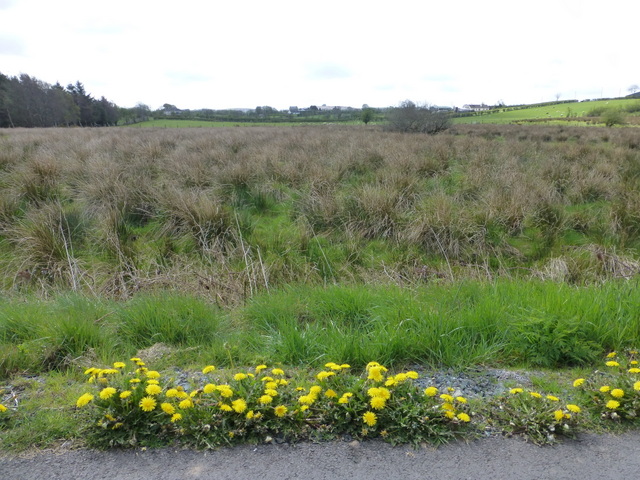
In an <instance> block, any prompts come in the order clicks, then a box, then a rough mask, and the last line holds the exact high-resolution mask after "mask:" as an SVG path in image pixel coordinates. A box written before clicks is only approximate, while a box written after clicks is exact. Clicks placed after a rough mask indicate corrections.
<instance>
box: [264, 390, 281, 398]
mask: <svg viewBox="0 0 640 480" xmlns="http://www.w3.org/2000/svg"><path fill="white" fill-rule="evenodd" d="M264 394H265V395H269V396H270V397H277V396H278V391H277V390H274V389H273V388H267V389H266V390H265V391H264Z"/></svg>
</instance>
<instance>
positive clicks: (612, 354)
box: [607, 352, 618, 358]
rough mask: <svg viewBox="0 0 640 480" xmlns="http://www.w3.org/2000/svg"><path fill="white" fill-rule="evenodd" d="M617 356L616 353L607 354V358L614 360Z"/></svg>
mask: <svg viewBox="0 0 640 480" xmlns="http://www.w3.org/2000/svg"><path fill="white" fill-rule="evenodd" d="M616 355H618V354H617V353H616V352H611V353H608V354H607V358H613V357H615V356H616Z"/></svg>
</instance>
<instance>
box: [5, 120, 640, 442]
mask: <svg viewBox="0 0 640 480" xmlns="http://www.w3.org/2000/svg"><path fill="white" fill-rule="evenodd" d="M0 187H1V189H0V298H1V299H2V302H1V303H0V378H2V379H3V382H5V383H4V386H3V385H0V404H2V403H3V402H5V403H6V402H7V401H8V400H7V399H9V398H23V397H24V399H23V400H21V401H22V402H23V403H24V404H25V405H26V406H27V407H26V408H27V409H31V410H28V411H33V410H37V411H38V415H36V416H35V417H33V419H32V420H28V421H27V416H28V415H27V414H26V413H19V414H17V415H18V416H17V417H16V418H18V419H22V420H19V421H16V422H15V423H16V425H15V428H14V429H12V430H11V435H8V436H7V437H6V438H7V439H8V440H7V442H9V443H11V444H12V445H22V446H25V445H32V444H34V443H36V444H38V445H49V444H50V443H51V442H53V441H55V440H56V439H59V438H67V437H74V438H75V437H79V436H81V431H80V430H78V428H79V427H78V426H77V425H75V423H76V422H75V420H72V419H73V418H74V415H76V413H75V412H74V411H73V410H71V409H69V408H67V407H65V406H61V407H60V408H57V407H56V408H49V407H50V404H51V403H52V402H54V400H53V399H55V401H56V402H60V401H62V402H63V403H64V404H65V405H66V404H69V405H73V404H74V402H75V398H77V395H79V394H80V393H81V391H82V388H83V387H82V385H81V383H78V382H80V381H81V380H82V371H83V370H84V369H85V368H87V367H90V366H96V365H101V366H105V365H110V364H111V363H112V362H113V361H115V360H119V359H127V358H129V357H131V356H141V357H144V358H145V359H148V360H149V361H150V362H151V361H153V362H154V364H153V366H154V368H157V369H160V370H171V371H175V369H176V368H178V369H181V370H182V371H193V369H194V368H195V367H198V366H200V365H206V364H215V365H218V366H219V367H224V368H229V369H233V368H236V367H242V366H247V365H255V364H257V363H265V364H269V365H283V366H287V367H291V368H293V369H297V370H298V371H305V370H306V369H308V368H310V367H313V368H319V367H320V366H322V365H324V364H325V363H326V362H328V361H336V362H347V363H349V364H351V365H352V366H353V367H354V368H362V367H364V366H365V365H367V363H368V362H370V361H372V360H376V361H379V362H382V363H383V364H384V365H387V366H388V367H390V368H393V369H395V370H396V371H397V369H401V368H404V367H407V366H411V365H416V364H418V365H426V366H429V367H430V368H446V367H452V368H455V369H457V370H461V369H469V368H473V367H475V366H479V365H482V366H499V367H503V368H504V367H509V368H529V369H530V368H536V369H546V368H553V369H566V368H571V369H573V370H571V372H570V373H569V374H564V375H565V377H566V376H567V375H581V374H582V372H584V371H585V370H584V369H586V368H590V367H592V366H594V365H596V364H597V362H598V361H599V359H600V358H601V357H602V355H604V354H606V353H607V352H609V351H612V350H623V349H627V348H632V347H637V346H638V345H639V344H640V318H639V317H638V315H637V312H638V310H639V307H640V293H639V292H640V289H638V284H637V283H638V272H639V270H640V259H639V258H638V248H639V247H640V138H639V137H638V135H637V132H636V131H635V129H605V128H598V127H593V128H588V129H587V128H572V127H567V126H558V127H551V126H516V125H458V126H456V127H455V128H453V129H451V130H449V131H448V132H447V133H445V134H440V135H436V136H423V135H407V134H398V133H392V132H384V131H382V130H381V129H380V128H379V127H377V126H373V127H362V126H360V127H356V126H335V125H322V126H305V127H300V128H291V127H282V126H281V127H271V126H270V127H257V126H256V127H251V128H243V127H231V128H212V129H208V128H206V129H205V128H193V129H173V128H142V129H137V128H136V129H132V128H118V129H117V128H111V129H106V128H105V129H89V128H86V129H46V130H37V129H24V130H21V129H15V130H6V131H3V132H1V133H0ZM34 376H35V377H34ZM34 378H35V379H36V380H33V379H34ZM540 383H541V385H542V384H544V385H546V386H550V385H551V387H552V391H554V390H553V388H555V389H556V390H561V387H559V386H558V384H557V383H556V384H554V383H553V382H551V383H550V381H548V380H540ZM42 385H44V387H42ZM553 385H555V387H554V386H553ZM7 392H9V393H7ZM16 392H26V393H24V394H23V393H19V394H16ZM16 395H18V397H16ZM61 399H63V400H61ZM16 401H17V400H16ZM65 402H66V403H65ZM44 406H46V408H43V407H44ZM82 418H85V417H82ZM18 424H19V425H18ZM20 425H21V426H20ZM0 428H2V416H1V412H0ZM34 435H42V438H40V437H38V438H39V439H36V438H35V436H34ZM9 443H7V444H6V445H8V444H9ZM0 445H3V444H2V443H0ZM6 445H5V446H6ZM16 448H19V447H16Z"/></svg>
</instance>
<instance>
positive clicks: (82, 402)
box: [76, 393, 93, 408]
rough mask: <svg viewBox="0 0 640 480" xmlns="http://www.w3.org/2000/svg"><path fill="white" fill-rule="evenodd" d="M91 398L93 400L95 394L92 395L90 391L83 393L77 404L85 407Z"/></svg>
mask: <svg viewBox="0 0 640 480" xmlns="http://www.w3.org/2000/svg"><path fill="white" fill-rule="evenodd" d="M91 400H93V395H91V394H90V393H85V394H84V395H81V396H80V398H78V401H77V402H76V406H77V407H78V408H80V407H84V406H85V405H86V404H87V403H89V402H90V401H91Z"/></svg>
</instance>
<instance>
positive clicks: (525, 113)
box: [453, 99, 638, 125]
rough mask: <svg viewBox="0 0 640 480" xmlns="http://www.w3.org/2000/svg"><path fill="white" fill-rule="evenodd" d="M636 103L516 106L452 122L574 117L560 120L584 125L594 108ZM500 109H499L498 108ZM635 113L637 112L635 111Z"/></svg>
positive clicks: (502, 122) (498, 122)
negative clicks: (573, 119) (572, 119)
mask: <svg viewBox="0 0 640 480" xmlns="http://www.w3.org/2000/svg"><path fill="white" fill-rule="evenodd" d="M637 103H638V100H636V99H624V100H622V99H617V100H596V101H592V102H572V103H561V104H556V105H548V106H542V107H535V106H533V107H529V108H518V109H513V110H509V109H508V108H507V111H496V112H491V113H487V114H483V115H477V116H470V117H460V118H454V119H453V123H454V124H474V123H497V124H505V123H516V122H523V121H531V120H553V119H560V118H565V119H566V118H572V117H576V120H575V121H569V122H565V121H563V122H561V123H562V125H585V124H586V123H587V122H588V121H589V119H587V118H582V117H586V116H587V114H588V113H589V112H591V111H592V110H594V109H623V108H626V107H628V106H629V105H635V104H637ZM499 110H501V109H499ZM636 115H637V113H636Z"/></svg>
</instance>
